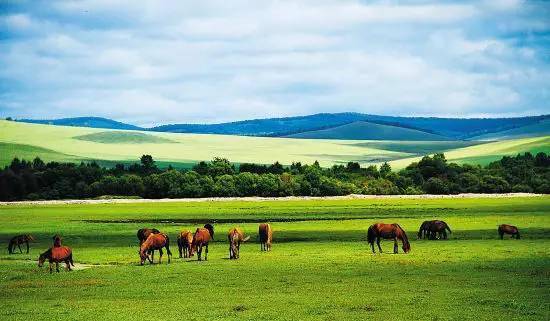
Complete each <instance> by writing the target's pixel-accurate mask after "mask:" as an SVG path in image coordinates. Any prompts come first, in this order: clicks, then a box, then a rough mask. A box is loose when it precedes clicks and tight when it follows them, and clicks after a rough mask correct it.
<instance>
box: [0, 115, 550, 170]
mask: <svg viewBox="0 0 550 321" xmlns="http://www.w3.org/2000/svg"><path fill="white" fill-rule="evenodd" d="M479 143H480V142H463V141H435V142H426V141H361V140H324V139H292V138H268V137H244V136H227V135H225V136H224V135H198V134H176V133H157V132H139V131H115V130H105V129H94V128H84V127H67V126H50V125H39V124H28V123H18V122H10V121H0V155H1V156H0V166H4V165H6V164H8V163H9V162H10V161H11V159H13V157H19V158H26V159H32V158H34V157H35V156H40V157H41V158H43V159H44V160H46V161H63V160H65V161H70V162H80V161H82V160H84V161H90V160H100V161H102V162H103V163H104V164H114V163H116V162H122V163H129V162H130V163H132V162H136V161H138V160H139V157H140V156H141V155H143V154H150V155H152V156H153V157H154V159H155V160H157V161H159V162H160V163H161V164H170V163H173V164H175V165H176V167H189V166H190V165H189V164H193V163H196V162H199V161H203V160H211V159H213V158H214V157H225V158H227V159H229V160H230V161H231V162H234V163H245V162H246V163H260V164H272V163H273V162H275V161H279V162H280V163H282V164H284V165H290V164H291V163H292V162H297V161H300V162H302V163H308V164H311V163H313V162H314V161H316V160H317V161H319V163H320V164H321V165H322V166H327V167H328V166H332V165H334V164H345V163H347V162H349V161H354V162H359V163H361V164H362V165H367V164H380V163H382V162H385V161H389V162H391V165H392V167H393V168H395V169H399V168H403V167H405V166H407V165H408V164H410V163H411V162H412V161H417V160H418V159H419V158H418V157H419V156H422V155H425V154H427V153H434V152H440V151H445V153H446V156H447V158H448V159H449V160H451V161H459V162H465V161H468V162H473V163H484V162H486V161H487V157H488V156H490V159H498V158H500V157H502V156H503V155H515V154H517V153H520V152H526V151H531V152H537V151H545V152H548V153H550V136H546V137H537V138H525V139H517V140H509V141H501V142H493V143H484V144H481V145H478V144H479ZM469 145H474V146H469Z"/></svg>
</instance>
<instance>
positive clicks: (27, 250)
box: [25, 241, 29, 254]
mask: <svg viewBox="0 0 550 321" xmlns="http://www.w3.org/2000/svg"><path fill="white" fill-rule="evenodd" d="M25 243H27V254H29V241H27V242H25Z"/></svg>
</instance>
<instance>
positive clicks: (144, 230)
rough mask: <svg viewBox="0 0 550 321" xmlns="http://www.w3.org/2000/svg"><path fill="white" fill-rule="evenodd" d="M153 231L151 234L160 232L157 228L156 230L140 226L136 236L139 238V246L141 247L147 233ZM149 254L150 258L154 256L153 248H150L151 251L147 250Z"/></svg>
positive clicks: (147, 235)
mask: <svg viewBox="0 0 550 321" xmlns="http://www.w3.org/2000/svg"><path fill="white" fill-rule="evenodd" d="M151 233H153V234H158V233H160V231H159V230H157V229H156V228H147V227H145V228H141V229H139V230H138V231H137V234H136V236H137V238H138V240H139V247H141V244H143V242H145V240H147V238H148V237H149V235H150V234H151ZM149 254H151V260H152V259H153V257H154V256H155V251H154V250H151V252H149Z"/></svg>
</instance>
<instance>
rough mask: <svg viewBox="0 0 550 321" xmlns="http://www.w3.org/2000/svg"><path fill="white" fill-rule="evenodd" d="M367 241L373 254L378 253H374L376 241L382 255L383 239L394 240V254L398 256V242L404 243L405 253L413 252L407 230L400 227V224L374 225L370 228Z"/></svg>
mask: <svg viewBox="0 0 550 321" xmlns="http://www.w3.org/2000/svg"><path fill="white" fill-rule="evenodd" d="M367 239H368V242H369V244H370V246H371V248H372V253H376V252H375V251H374V241H376V244H377V245H378V249H379V250H380V253H382V248H381V247H380V240H381V239H387V240H388V239H393V253H396V254H397V252H398V246H397V240H401V242H402V243H403V252H405V253H408V252H409V251H410V250H411V245H410V243H409V239H408V238H407V234H406V233H405V230H403V229H402V228H401V226H399V224H384V223H376V224H373V225H371V226H370V227H369V230H368V235H367Z"/></svg>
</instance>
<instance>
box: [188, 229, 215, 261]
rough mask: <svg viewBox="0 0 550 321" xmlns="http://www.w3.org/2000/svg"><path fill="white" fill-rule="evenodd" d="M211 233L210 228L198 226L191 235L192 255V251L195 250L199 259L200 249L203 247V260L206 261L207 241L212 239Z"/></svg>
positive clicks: (200, 258) (200, 257)
mask: <svg viewBox="0 0 550 321" xmlns="http://www.w3.org/2000/svg"><path fill="white" fill-rule="evenodd" d="M211 235H212V234H211V233H210V230H209V229H207V228H204V227H201V228H198V229H197V230H196V231H195V234H194V235H193V242H192V243H191V253H190V255H191V256H193V253H194V252H197V258H198V260H199V261H201V260H202V249H203V247H204V249H205V253H204V260H205V261H208V243H209V242H210V241H211V240H212V236H211Z"/></svg>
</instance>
